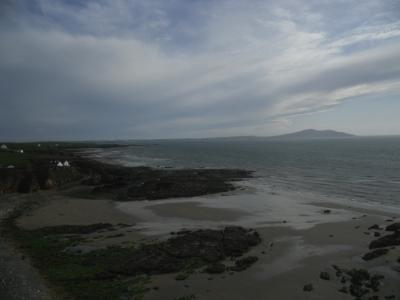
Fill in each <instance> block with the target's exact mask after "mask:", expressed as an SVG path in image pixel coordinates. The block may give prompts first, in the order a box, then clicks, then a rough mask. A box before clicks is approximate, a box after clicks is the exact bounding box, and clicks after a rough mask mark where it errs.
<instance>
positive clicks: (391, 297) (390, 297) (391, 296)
mask: <svg viewBox="0 0 400 300" xmlns="http://www.w3.org/2000/svg"><path fill="white" fill-rule="evenodd" d="M395 298H396V296H395V295H388V296H385V299H388V300H389V299H395Z"/></svg>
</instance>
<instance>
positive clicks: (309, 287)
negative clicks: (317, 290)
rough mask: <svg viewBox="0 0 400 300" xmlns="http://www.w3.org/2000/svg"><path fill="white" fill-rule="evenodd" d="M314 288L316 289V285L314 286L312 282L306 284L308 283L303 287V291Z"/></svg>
mask: <svg viewBox="0 0 400 300" xmlns="http://www.w3.org/2000/svg"><path fill="white" fill-rule="evenodd" d="M312 290H314V286H313V285H312V284H311V283H309V284H306V285H305V286H304V287H303V291H305V292H311V291H312Z"/></svg>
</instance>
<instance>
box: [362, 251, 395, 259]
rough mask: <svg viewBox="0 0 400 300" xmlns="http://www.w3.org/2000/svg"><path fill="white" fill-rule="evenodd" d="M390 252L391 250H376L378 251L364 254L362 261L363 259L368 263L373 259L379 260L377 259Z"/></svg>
mask: <svg viewBox="0 0 400 300" xmlns="http://www.w3.org/2000/svg"><path fill="white" fill-rule="evenodd" d="M388 252H389V250H388V249H386V248H382V249H376V250H373V251H371V252H368V253H366V254H364V256H363V257H362V259H363V260H366V261H368V260H372V259H374V258H377V257H380V256H382V255H385V254H387V253H388Z"/></svg>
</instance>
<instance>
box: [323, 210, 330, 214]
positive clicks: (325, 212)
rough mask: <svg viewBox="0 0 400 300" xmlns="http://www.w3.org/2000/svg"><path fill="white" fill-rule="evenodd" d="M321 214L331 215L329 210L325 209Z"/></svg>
mask: <svg viewBox="0 0 400 300" xmlns="http://www.w3.org/2000/svg"><path fill="white" fill-rule="evenodd" d="M323 213H324V214H325V215H327V214H330V213H331V210H330V209H325V210H324V211H323Z"/></svg>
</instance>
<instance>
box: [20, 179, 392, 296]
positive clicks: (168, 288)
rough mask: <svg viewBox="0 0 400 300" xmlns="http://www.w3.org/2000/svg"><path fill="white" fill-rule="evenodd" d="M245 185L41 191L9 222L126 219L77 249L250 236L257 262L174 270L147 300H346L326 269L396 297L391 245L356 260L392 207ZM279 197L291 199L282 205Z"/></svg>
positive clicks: (33, 225)
mask: <svg viewBox="0 0 400 300" xmlns="http://www.w3.org/2000/svg"><path fill="white" fill-rule="evenodd" d="M248 188H249V190H247V192H244V191H238V192H229V193H224V195H212V196H202V197H194V198H184V199H168V200H156V201H134V202H112V201H109V200H106V199H104V200H88V199H71V198H69V197H68V196H65V195H61V194H59V193H55V192H44V193H43V197H44V198H45V201H43V204H42V206H40V207H39V208H37V209H35V210H33V211H31V212H30V213H28V214H25V215H23V216H22V217H20V218H19V219H18V225H19V226H21V227H22V228H24V229H37V228H41V227H46V226H57V225H74V224H76V225H82V224H91V223H99V222H107V223H112V224H115V225H117V224H120V223H123V224H128V225H129V226H123V227H120V228H116V229H113V231H112V232H108V231H102V232H96V233H93V234H90V235H89V236H88V239H87V241H85V242H84V243H83V244H82V245H80V247H81V249H83V250H84V251H91V250H93V249H98V248H102V247H107V246H110V245H122V246H123V245H126V244H127V243H129V241H138V240H142V241H152V240H154V241H155V240H157V239H161V240H162V239H166V238H167V237H170V236H171V235H170V234H171V232H175V231H179V230H182V229H199V228H221V227H223V226H227V225H229V226H231V225H237V226H245V227H251V228H255V229H256V230H257V231H258V232H259V234H260V236H261V239H262V243H261V244H259V245H258V246H256V247H254V248H252V249H251V250H250V252H249V253H248V255H254V256H257V257H258V259H259V260H258V261H257V262H256V263H255V264H254V265H253V266H251V267H250V268H248V269H247V270H244V271H242V272H236V273H233V274H232V273H224V274H215V275H213V274H206V273H201V272H194V273H193V274H191V275H190V276H189V277H188V278H186V279H185V280H181V281H178V280H176V278H175V277H176V274H166V275H154V276H152V278H151V282H150V283H149V285H148V287H149V288H150V290H149V291H148V292H147V293H145V296H144V299H149V300H150V299H178V298H179V297H187V296H190V295H195V297H196V298H195V299H238V300H239V299H260V298H268V299H288V300H289V299H354V297H353V296H351V295H350V294H349V293H342V292H339V289H341V288H342V287H343V283H341V277H337V276H336V275H335V273H336V271H335V269H334V268H333V267H332V265H336V266H339V267H341V268H346V269H352V268H356V269H367V270H368V271H369V272H371V274H372V273H373V274H375V273H376V274H379V275H383V276H384V277H385V280H384V286H383V287H382V288H381V290H380V291H379V292H378V293H371V294H369V296H372V295H379V296H380V297H381V298H380V299H384V298H383V297H385V296H388V297H390V296H391V295H395V297H400V288H399V285H398V283H399V282H400V273H399V267H400V266H399V264H398V263H396V261H397V259H398V258H399V256H400V255H399V254H400V252H399V248H398V247H393V249H390V250H389V253H388V254H386V255H383V256H381V257H378V258H376V259H373V260H371V261H364V260H363V259H362V258H361V257H362V256H363V255H364V254H365V253H367V252H368V251H369V250H368V244H369V243H370V242H371V241H372V240H374V239H376V237H374V231H373V230H370V229H369V228H370V227H371V226H372V225H374V224H377V225H378V226H380V227H381V228H384V227H385V226H387V225H388V224H390V223H393V222H396V221H397V222H398V221H399V220H400V214H399V213H398V212H397V211H393V210H392V212H391V213H389V212H388V211H385V210H384V209H383V210H379V209H377V207H371V206H368V205H364V206H362V205H359V206H357V205H356V203H351V205H344V204H343V203H340V202H339V201H337V202H329V201H327V200H328V198H327V197H325V198H324V197H322V196H321V197H318V201H317V199H316V197H315V196H316V195H311V194H301V195H300V194H297V197H295V196H296V193H293V192H285V191H276V190H275V191H274V192H273V193H272V192H271V190H270V188H269V187H268V191H269V192H268V193H266V190H262V191H255V189H254V186H253V187H252V186H251V183H250V186H249V187H248ZM266 189H267V188H266ZM249 191H251V192H249ZM239 201H240V202H239ZM288 202H292V205H291V206H287V203H288ZM376 231H377V232H380V233H382V234H384V232H383V231H382V230H376ZM228 263H229V262H228ZM321 272H327V273H328V274H329V276H330V278H329V280H324V279H321V278H320V273H321ZM307 284H312V285H313V290H312V291H311V292H307V291H303V287H304V286H305V285H307ZM363 299H364V298H363ZM387 299H389V298H387ZM390 299H397V298H390Z"/></svg>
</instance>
